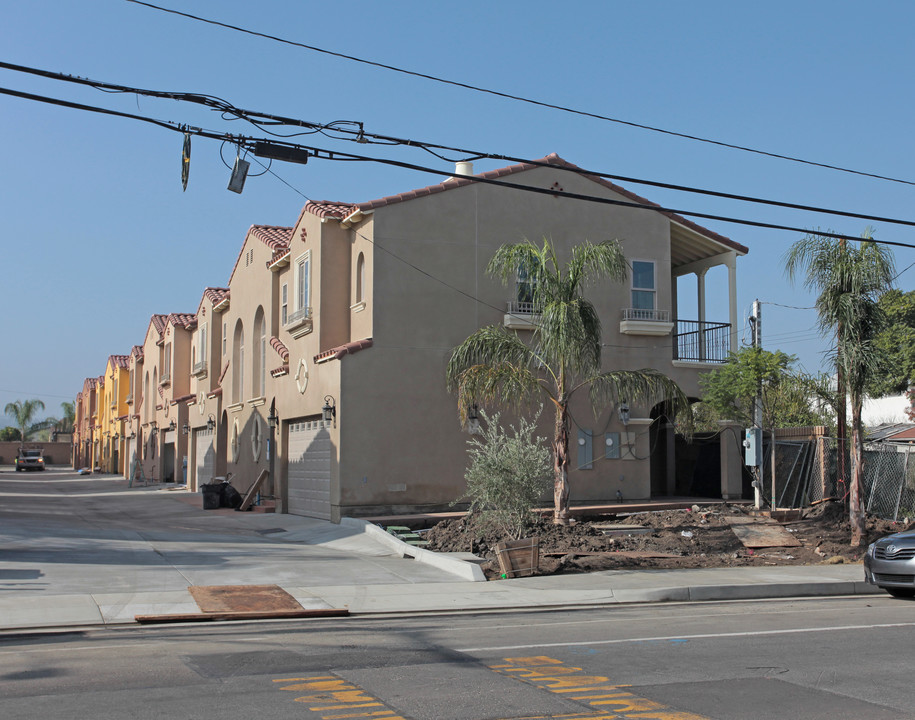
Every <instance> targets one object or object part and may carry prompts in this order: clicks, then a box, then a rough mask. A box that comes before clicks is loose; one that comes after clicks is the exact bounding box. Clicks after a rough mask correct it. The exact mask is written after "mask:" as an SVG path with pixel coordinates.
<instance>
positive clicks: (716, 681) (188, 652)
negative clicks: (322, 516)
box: [0, 596, 915, 720]
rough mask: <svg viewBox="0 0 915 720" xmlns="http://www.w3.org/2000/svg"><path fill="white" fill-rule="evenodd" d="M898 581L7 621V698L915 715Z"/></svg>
mask: <svg viewBox="0 0 915 720" xmlns="http://www.w3.org/2000/svg"><path fill="white" fill-rule="evenodd" d="M913 639H915V603H913V602H906V601H898V600H893V599H891V598H888V597H883V596H874V597H867V598H834V599H810V600H792V601H769V602H733V603H692V604H669V603H668V604H664V605H639V606H619V607H613V608H600V609H587V610H578V611H561V612H557V611H552V612H546V611H540V612H528V613H518V612H510V613H490V614H453V615H426V616H414V617H384V618H381V617H377V618H374V617H361V618H343V619H322V620H308V621H295V622H292V621H283V622H269V623H259V624H254V623H252V624H226V625H221V626H214V625H207V626H200V625H194V626H166V627H156V628H123V629H118V630H110V629H109V630H106V629H101V630H97V631H90V632H74V633H65V634H59V635H39V634H31V635H30V634H20V635H16V634H8V635H5V636H2V637H0V698H2V702H0V708H2V710H0V714H2V716H3V717H5V718H16V719H17V720H33V719H35V720H38V719H39V718H40V719H41V720H53V719H55V718H67V719H68V720H72V719H73V718H96V719H98V720H103V719H107V718H112V719H113V718H118V719H119V720H120V719H122V718H127V717H130V718H136V719H137V720H143V719H144V718H156V719H158V720H162V719H168V718H182V719H188V718H220V719H224V720H236V719H238V720H240V719H242V718H244V719H245V720H248V719H250V718H256V717H270V718H308V719H311V718H321V719H322V720H323V719H331V718H333V719H340V720H342V719H344V718H346V719H350V718H371V719H374V720H397V718H410V719H412V720H451V719H453V720H484V719H486V720H490V719H491V720H498V719H506V720H507V719H509V718H512V719H514V718H528V719H533V718H563V719H564V720H578V719H582V720H584V718H589V719H594V718H608V719H609V718H623V717H629V718H634V717H638V718H643V719H644V718H658V719H665V720H667V719H677V720H688V719H690V718H692V719H694V720H695V719H698V718H722V719H728V720H757V719H759V720H762V719H763V718H766V719H769V718H797V719H801V720H806V719H812V718H830V720H836V719H842V718H856V719H859V718H867V719H868V720H883V719H884V718H886V719H887V720H890V719H891V718H896V719H898V718H915V706H913V703H912V699H913V690H912V683H911V671H910V668H909V664H908V661H907V657H908V654H909V653H910V652H911V646H912V641H913Z"/></svg>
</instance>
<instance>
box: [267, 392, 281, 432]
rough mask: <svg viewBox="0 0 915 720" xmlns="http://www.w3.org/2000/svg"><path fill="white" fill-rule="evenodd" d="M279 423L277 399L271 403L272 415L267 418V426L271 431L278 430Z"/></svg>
mask: <svg viewBox="0 0 915 720" xmlns="http://www.w3.org/2000/svg"><path fill="white" fill-rule="evenodd" d="M278 421H279V418H278V417H277V416H276V398H273V401H272V402H271V403H270V414H269V415H268V416H267V425H269V426H270V429H271V430H276V424H277V422H278Z"/></svg>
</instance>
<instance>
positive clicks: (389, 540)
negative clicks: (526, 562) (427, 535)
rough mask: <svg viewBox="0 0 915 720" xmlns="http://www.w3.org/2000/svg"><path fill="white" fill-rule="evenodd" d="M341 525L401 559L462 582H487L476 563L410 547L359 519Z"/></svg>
mask: <svg viewBox="0 0 915 720" xmlns="http://www.w3.org/2000/svg"><path fill="white" fill-rule="evenodd" d="M340 524H341V525H344V526H346V527H351V528H354V529H357V530H360V531H361V532H364V533H366V534H368V535H369V536H370V537H372V538H373V539H375V540H377V541H378V542H380V543H381V544H382V545H387V546H388V547H389V548H391V549H392V550H393V551H394V552H396V553H397V554H398V555H399V556H400V557H406V556H409V557H411V558H413V559H414V560H416V561H418V562H421V563H426V564H427V565H432V566H433V567H437V568H438V569H439V570H444V571H446V572H449V573H451V574H453V575H457V576H458V577H459V578H461V580H467V581H469V582H486V575H485V574H484V573H483V569H482V568H481V567H480V566H479V565H476V564H474V563H469V562H465V561H464V560H459V559H457V558H453V557H448V556H447V555H441V554H440V553H436V552H432V551H431V550H426V549H425V548H421V547H417V546H415V545H408V544H407V543H405V542H404V541H403V540H400V539H398V538H396V537H394V536H393V535H391V534H390V533H389V532H386V531H385V530H384V529H383V528H380V527H378V526H377V525H374V524H373V523H370V522H367V521H365V520H360V519H359V518H350V517H344V518H341V519H340Z"/></svg>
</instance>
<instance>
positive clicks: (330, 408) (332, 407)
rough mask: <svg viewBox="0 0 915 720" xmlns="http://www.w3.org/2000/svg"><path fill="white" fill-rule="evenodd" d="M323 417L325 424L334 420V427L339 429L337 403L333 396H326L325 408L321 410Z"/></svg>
mask: <svg viewBox="0 0 915 720" xmlns="http://www.w3.org/2000/svg"><path fill="white" fill-rule="evenodd" d="M321 416H322V417H323V418H324V422H330V421H331V420H333V421H334V427H337V402H336V401H335V400H334V398H333V396H331V395H325V396H324V407H323V408H321Z"/></svg>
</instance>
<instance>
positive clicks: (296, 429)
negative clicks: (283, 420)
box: [286, 420, 333, 520]
mask: <svg viewBox="0 0 915 720" xmlns="http://www.w3.org/2000/svg"><path fill="white" fill-rule="evenodd" d="M288 444H289V452H288V457H289V460H288V465H287V469H286V477H287V483H288V489H289V513H290V514H292V515H307V516H308V517H315V518H322V519H324V520H330V456H331V452H332V450H333V447H332V445H331V441H330V432H328V430H327V427H326V425H325V423H324V422H322V421H320V420H313V421H306V422H297V423H292V424H291V425H290V426H289V443H288Z"/></svg>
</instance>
